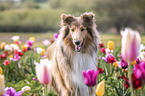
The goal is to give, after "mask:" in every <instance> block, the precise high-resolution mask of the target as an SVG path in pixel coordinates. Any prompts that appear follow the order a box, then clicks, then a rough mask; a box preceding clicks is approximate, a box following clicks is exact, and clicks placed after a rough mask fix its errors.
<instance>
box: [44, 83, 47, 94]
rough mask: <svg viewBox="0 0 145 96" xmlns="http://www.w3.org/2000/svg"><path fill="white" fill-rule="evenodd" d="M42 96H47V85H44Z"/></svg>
mask: <svg viewBox="0 0 145 96" xmlns="http://www.w3.org/2000/svg"><path fill="white" fill-rule="evenodd" d="M44 96H47V85H44Z"/></svg>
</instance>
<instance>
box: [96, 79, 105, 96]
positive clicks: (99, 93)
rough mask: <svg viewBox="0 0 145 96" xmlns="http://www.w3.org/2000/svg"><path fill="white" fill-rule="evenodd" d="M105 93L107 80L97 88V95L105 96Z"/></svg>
mask: <svg viewBox="0 0 145 96" xmlns="http://www.w3.org/2000/svg"><path fill="white" fill-rule="evenodd" d="M104 92H105V80H103V81H101V82H100V83H99V84H98V85H97V88H96V95H97V96H103V95H104Z"/></svg>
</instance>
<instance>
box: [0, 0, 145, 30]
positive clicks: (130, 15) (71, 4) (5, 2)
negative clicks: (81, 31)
mask: <svg viewBox="0 0 145 96" xmlns="http://www.w3.org/2000/svg"><path fill="white" fill-rule="evenodd" d="M144 9H145V0H0V32H48V31H54V32H56V31H57V30H58V29H59V28H60V27H59V25H60V15H61V14H62V13H66V14H74V15H75V16H80V15H81V14H82V13H84V12H90V11H92V12H94V13H95V18H96V24H97V26H98V27H97V29H98V30H99V31H100V32H104V33H106V32H112V33H119V32H120V30H121V29H124V28H125V27H131V28H132V29H136V30H138V31H139V32H142V33H143V32H145V11H144Z"/></svg>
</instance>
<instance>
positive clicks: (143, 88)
mask: <svg viewBox="0 0 145 96" xmlns="http://www.w3.org/2000/svg"><path fill="white" fill-rule="evenodd" d="M144 90H145V86H142V90H141V96H144V94H145V92H144Z"/></svg>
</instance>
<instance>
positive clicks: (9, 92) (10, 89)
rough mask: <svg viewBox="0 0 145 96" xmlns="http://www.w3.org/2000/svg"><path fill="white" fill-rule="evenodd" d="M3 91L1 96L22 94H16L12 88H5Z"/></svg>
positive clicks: (19, 95) (19, 92) (18, 94)
mask: <svg viewBox="0 0 145 96" xmlns="http://www.w3.org/2000/svg"><path fill="white" fill-rule="evenodd" d="M5 91H6V92H5V94H4V95H3V96H21V95H22V94H23V92H22V91H18V92H16V90H15V89H14V88H12V87H10V88H8V87H6V88H5Z"/></svg>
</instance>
